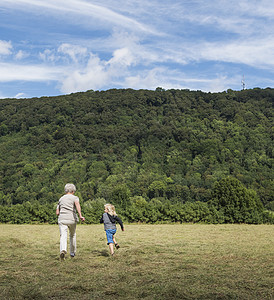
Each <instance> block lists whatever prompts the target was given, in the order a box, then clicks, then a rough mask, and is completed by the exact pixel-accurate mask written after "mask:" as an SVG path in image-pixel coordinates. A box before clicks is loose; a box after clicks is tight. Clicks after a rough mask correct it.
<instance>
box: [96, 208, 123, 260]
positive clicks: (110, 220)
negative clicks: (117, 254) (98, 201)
mask: <svg viewBox="0 0 274 300" xmlns="http://www.w3.org/2000/svg"><path fill="white" fill-rule="evenodd" d="M116 221H117V222H118V223H119V224H120V226H121V229H122V231H124V230H125V229H124V225H123V222H122V220H121V219H120V218H118V217H117V214H116V212H115V207H114V205H112V204H105V212H104V214H103V216H102V218H101V220H100V223H104V228H105V231H106V235H107V241H108V243H107V244H108V245H109V251H110V254H111V255H112V256H113V255H114V245H115V247H116V249H119V248H120V246H119V244H118V243H116V240H115V238H114V234H115V233H116Z"/></svg>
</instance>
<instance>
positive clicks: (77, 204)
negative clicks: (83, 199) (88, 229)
mask: <svg viewBox="0 0 274 300" xmlns="http://www.w3.org/2000/svg"><path fill="white" fill-rule="evenodd" d="M75 206H76V209H77V211H78V215H79V218H80V219H81V221H85V218H84V217H83V216H82V213H81V206H80V202H79V201H75Z"/></svg>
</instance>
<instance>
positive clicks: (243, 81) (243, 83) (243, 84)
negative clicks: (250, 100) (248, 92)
mask: <svg viewBox="0 0 274 300" xmlns="http://www.w3.org/2000/svg"><path fill="white" fill-rule="evenodd" d="M242 87H243V90H245V76H244V75H243V79H242Z"/></svg>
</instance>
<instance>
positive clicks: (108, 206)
mask: <svg viewBox="0 0 274 300" xmlns="http://www.w3.org/2000/svg"><path fill="white" fill-rule="evenodd" d="M104 206H105V209H107V211H108V213H109V214H110V215H111V216H117V214H116V211H115V207H114V205H112V204H109V203H108V204H105V205H104Z"/></svg>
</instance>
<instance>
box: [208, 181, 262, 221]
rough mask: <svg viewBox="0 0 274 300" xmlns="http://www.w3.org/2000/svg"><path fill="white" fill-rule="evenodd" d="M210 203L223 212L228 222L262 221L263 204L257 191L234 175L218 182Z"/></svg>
mask: <svg viewBox="0 0 274 300" xmlns="http://www.w3.org/2000/svg"><path fill="white" fill-rule="evenodd" d="M210 204H212V205H213V206H216V208H217V209H218V210H219V211H220V212H221V213H223V215H224V221H225V222H226V223H260V222H261V218H262V212H263V205H262V203H261V201H260V199H259V197H258V196H257V194H256V192H255V191H254V190H251V189H247V188H245V187H244V186H243V184H242V183H241V182H240V181H239V180H238V179H236V178H234V177H227V178H224V179H221V180H220V181H219V182H217V183H216V184H215V186H214V189H213V195H212V200H211V201H210Z"/></svg>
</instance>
